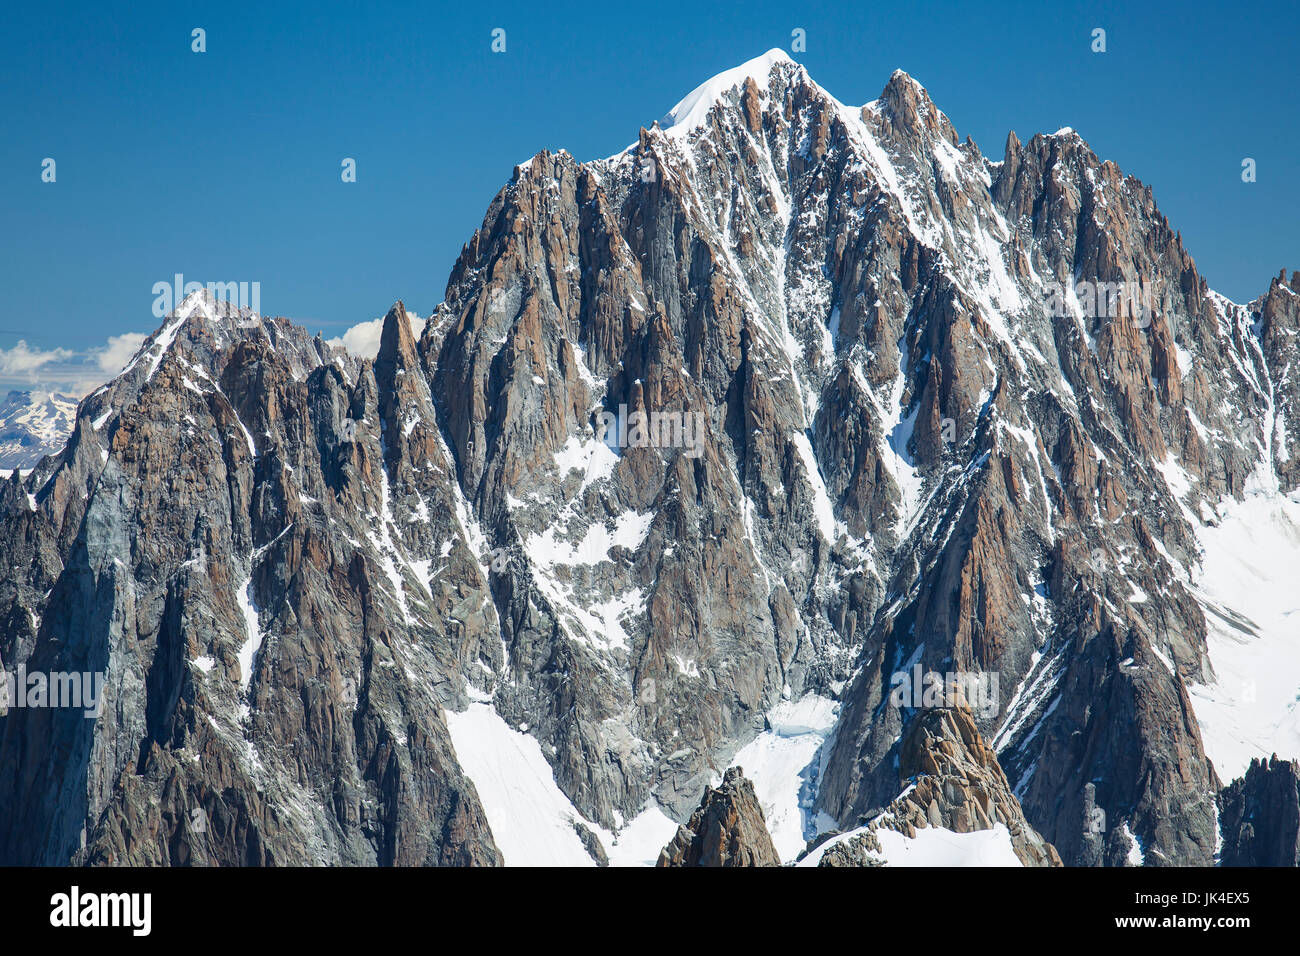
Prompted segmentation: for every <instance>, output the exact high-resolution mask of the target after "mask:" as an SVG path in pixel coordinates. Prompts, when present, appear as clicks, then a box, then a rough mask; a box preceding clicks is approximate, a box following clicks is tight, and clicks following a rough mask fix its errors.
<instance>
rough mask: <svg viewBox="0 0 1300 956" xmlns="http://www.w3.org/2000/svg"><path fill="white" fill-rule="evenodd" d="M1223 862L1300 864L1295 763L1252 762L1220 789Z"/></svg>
mask: <svg viewBox="0 0 1300 956" xmlns="http://www.w3.org/2000/svg"><path fill="white" fill-rule="evenodd" d="M1219 832H1220V833H1222V835H1223V846H1222V847H1221V849H1220V853H1219V860H1220V863H1221V865H1223V866H1300V764H1297V762H1296V761H1294V760H1279V759H1278V758H1277V755H1276V754H1275V755H1274V756H1273V757H1272V758H1271V759H1270V760H1258V759H1256V760H1252V761H1251V762H1250V767H1249V768H1247V770H1246V773H1245V776H1243V777H1239V778H1237V779H1236V780H1234V781H1232V783H1230V784H1228V786H1226V787H1224V788H1223V790H1221V791H1220V792H1219Z"/></svg>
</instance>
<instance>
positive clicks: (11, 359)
mask: <svg viewBox="0 0 1300 956" xmlns="http://www.w3.org/2000/svg"><path fill="white" fill-rule="evenodd" d="M74 354H75V353H73V352H69V351H68V350H67V349H62V348H56V349H50V350H49V351H45V350H42V349H34V348H32V347H31V346H29V345H28V344H27V342H26V340H24V339H19V340H18V344H17V345H15V346H14V347H13V348H11V349H0V376H3V377H5V378H13V379H17V380H20V381H28V382H35V381H37V375H36V373H37V372H39V371H40V370H41V369H42V368H44V367H45V366H47V365H50V364H53V363H55V362H64V361H67V360H68V359H70V358H72V357H73V355H74Z"/></svg>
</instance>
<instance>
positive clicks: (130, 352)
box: [90, 332, 149, 378]
mask: <svg viewBox="0 0 1300 956" xmlns="http://www.w3.org/2000/svg"><path fill="white" fill-rule="evenodd" d="M148 337H149V336H147V335H145V334H144V333H143V332H124V333H123V334H121V335H110V336H109V337H108V344H107V345H106V346H104V347H103V348H102V349H91V350H90V354H91V355H93V356H94V358H95V364H96V365H98V366H99V370H100V371H101V372H103V373H104V374H105V375H107V376H109V377H110V378H112V377H113V376H114V375H116V374H117V373H118V372H120V371H122V369H124V368H126V363H127V362H129V361H131V359H133V358H135V353H136V352H138V351H140V346H142V345H144V340H145V339H147V338H148Z"/></svg>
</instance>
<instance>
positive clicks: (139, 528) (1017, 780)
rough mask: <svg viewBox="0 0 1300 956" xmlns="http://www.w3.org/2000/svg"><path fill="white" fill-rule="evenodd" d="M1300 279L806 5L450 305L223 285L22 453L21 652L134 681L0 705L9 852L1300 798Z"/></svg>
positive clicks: (544, 841)
mask: <svg viewBox="0 0 1300 956" xmlns="http://www.w3.org/2000/svg"><path fill="white" fill-rule="evenodd" d="M1298 327H1300V276H1297V275H1293V276H1292V278H1291V280H1290V281H1289V282H1288V281H1287V280H1286V278H1285V275H1280V276H1279V277H1278V278H1277V279H1275V280H1274V281H1273V282H1272V283H1271V285H1270V288H1269V289H1268V291H1267V292H1266V293H1265V294H1263V295H1261V296H1260V297H1259V298H1258V299H1256V300H1255V301H1253V302H1251V303H1249V304H1246V305H1243V304H1237V303H1233V302H1230V301H1228V300H1227V299H1226V298H1224V297H1223V296H1221V295H1218V294H1217V293H1215V292H1213V290H1211V289H1210V288H1209V286H1208V285H1207V283H1206V281H1205V280H1204V279H1203V278H1202V277H1201V276H1200V274H1199V272H1198V271H1197V268H1196V265H1195V263H1194V261H1193V260H1192V258H1191V256H1190V254H1189V253H1188V252H1187V251H1186V250H1185V249H1184V247H1183V244H1182V240H1181V237H1180V236H1179V234H1178V233H1177V232H1175V231H1173V230H1172V229H1171V227H1170V225H1169V223H1168V222H1167V220H1166V219H1165V217H1164V216H1163V215H1161V214H1160V212H1159V211H1158V209H1157V207H1156V204H1155V201H1154V197H1153V195H1152V193H1151V190H1150V189H1149V188H1147V187H1145V186H1143V185H1142V184H1141V183H1140V182H1138V181H1137V180H1135V179H1133V178H1131V177H1124V176H1122V175H1121V173H1120V171H1119V169H1118V168H1117V167H1116V166H1115V165H1114V164H1113V163H1111V162H1102V161H1100V160H1099V159H1098V158H1097V157H1096V156H1095V155H1094V154H1093V153H1092V151H1091V150H1090V149H1089V148H1088V146H1087V144H1086V143H1085V142H1084V140H1083V139H1082V138H1081V137H1080V136H1079V135H1078V134H1077V133H1074V132H1073V131H1071V130H1061V131H1058V132H1057V133H1055V134H1052V135H1042V134H1039V135H1035V136H1034V137H1032V138H1031V139H1030V140H1029V141H1028V142H1023V143H1022V142H1021V141H1020V140H1019V139H1018V138H1017V137H1016V136H1015V135H1014V134H1012V135H1010V136H1009V137H1008V139H1007V142H1006V145H1005V149H1004V150H1003V155H1002V158H1001V159H1000V160H997V161H991V160H989V159H987V158H985V157H984V155H983V154H982V153H981V152H980V151H979V149H978V148H977V147H976V146H975V144H974V143H973V142H971V141H970V140H969V139H967V140H965V141H962V140H961V139H960V138H959V136H958V134H957V133H956V130H955V129H954V127H953V125H952V124H951V123H950V121H949V120H948V118H947V117H946V116H944V114H943V113H942V112H940V110H939V109H938V108H937V107H936V106H935V104H934V103H933V102H932V101H931V100H930V97H929V95H928V94H927V93H926V91H925V89H924V88H923V87H922V86H921V85H920V84H918V83H917V82H916V81H915V80H913V79H912V78H911V77H909V76H908V75H907V74H905V73H903V72H901V71H900V72H896V73H895V74H894V75H893V76H892V77H891V78H890V79H889V82H888V83H887V85H886V86H885V88H884V90H883V91H882V93H881V95H880V97H879V99H877V100H875V101H873V102H871V103H868V104H866V105H865V106H862V107H849V106H845V105H844V104H842V103H840V102H839V101H837V100H836V99H834V98H833V97H832V96H831V95H830V94H828V93H827V92H825V91H824V90H822V89H821V88H820V87H818V86H817V85H816V84H815V83H814V82H813V81H812V79H811V78H810V77H809V76H808V74H807V72H806V71H805V70H804V69H803V68H802V67H800V66H799V65H797V64H795V63H794V62H792V61H791V60H790V59H789V58H788V57H786V56H785V55H784V54H781V53H780V52H779V51H773V52H771V53H769V54H767V55H765V56H764V57H760V58H758V59H757V60H754V61H751V62H749V63H747V64H744V65H742V66H741V67H739V68H737V69H736V70H732V71H729V72H727V73H725V74H722V75H721V76H720V77H717V78H715V79H714V80H711V81H710V82H708V83H706V84H704V85H703V86H701V87H700V88H699V89H697V90H696V91H694V92H693V93H692V94H691V95H690V96H688V97H687V98H686V99H685V100H683V101H682V103H680V104H678V106H677V107H675V108H674V109H673V110H672V111H670V113H669V114H667V116H665V118H664V119H663V120H661V121H660V122H659V123H656V124H652V126H651V128H649V129H642V130H641V132H640V134H639V136H638V139H637V141H636V143H634V144H633V145H632V146H630V147H628V149H626V150H625V151H623V152H622V153H620V154H618V155H616V156H613V157H610V158H608V159H605V160H598V161H594V162H589V163H579V162H577V161H576V160H575V159H574V158H573V157H572V156H570V155H569V154H567V153H565V152H560V153H557V154H552V153H549V152H542V153H539V154H537V155H536V156H534V157H533V158H532V159H531V160H529V161H528V162H527V163H524V164H522V165H520V166H519V167H516V169H515V171H514V175H513V178H512V179H511V181H510V182H509V183H508V184H507V185H506V186H505V187H503V188H502V189H501V191H500V192H499V193H498V194H497V196H496V197H495V199H494V200H493V201H492V203H491V204H490V206H489V207H488V211H487V214H486V216H485V218H484V220H483V224H482V226H481V227H480V228H479V229H478V230H477V231H476V232H475V233H474V235H473V236H472V237H471V238H470V240H469V242H468V243H467V244H466V246H465V248H464V250H463V251H462V253H461V255H460V257H459V259H458V260H457V262H456V264H455V266H454V268H453V270H452V273H451V276H450V278H449V280H448V283H447V288H446V295H445V300H444V301H443V303H442V304H440V305H439V306H438V308H437V309H436V310H435V312H434V313H433V314H432V316H430V317H429V318H428V320H427V322H424V323H423V324H422V325H420V324H418V323H417V324H416V326H415V328H418V329H420V331H419V334H418V338H417V337H416V334H415V333H414V332H413V331H412V329H413V326H412V321H411V317H410V316H408V314H407V313H406V310H405V308H404V307H403V305H402V303H400V302H398V303H396V304H395V305H394V306H393V307H392V308H391V309H390V310H389V312H388V313H387V315H386V317H385V319H384V322H383V330H382V337H381V341H380V346H379V351H378V354H377V356H376V357H375V358H374V360H373V361H371V360H369V359H359V358H357V357H354V356H352V355H349V354H348V353H346V352H345V351H343V350H341V349H336V348H332V347H331V346H329V345H327V344H326V343H325V342H323V341H322V340H321V339H320V338H314V339H313V338H311V337H309V336H308V335H307V333H305V332H304V331H303V330H301V329H300V328H297V327H296V326H294V325H293V324H292V323H290V322H288V321H287V320H285V319H279V318H265V317H261V316H257V315H254V314H252V313H250V312H247V311H246V310H240V309H236V308H234V307H232V306H230V305H228V304H225V303H221V302H217V301H215V300H213V299H212V298H211V297H210V296H208V295H207V294H206V293H196V294H195V295H193V296H191V297H189V298H187V299H186V300H185V302H183V303H182V304H181V306H179V307H178V309H177V310H176V311H175V312H174V313H173V314H172V315H170V316H168V317H167V318H166V320H165V321H164V325H163V326H162V327H161V328H160V329H159V330H158V331H157V332H156V333H155V334H154V335H153V336H151V337H150V338H149V339H148V340H147V341H146V342H145V344H144V346H143V347H142V349H141V351H140V353H139V354H138V355H137V356H136V358H135V359H134V360H133V362H132V363H131V364H130V365H128V367H127V368H126V370H125V371H124V372H123V373H122V374H121V375H120V376H119V377H118V378H117V379H115V380H114V381H113V382H111V383H109V384H108V385H106V386H105V387H104V388H102V389H100V390H99V391H97V392H96V393H94V394H92V395H91V396H89V397H88V398H87V399H86V400H85V401H83V402H82V403H81V405H80V406H79V408H78V410H77V417H76V423H75V426H74V428H73V431H72V435H71V437H70V439H69V440H68V442H67V446H66V448H64V449H63V450H62V451H60V452H59V453H58V454H57V455H55V456H52V457H49V458H46V459H44V460H43V461H42V462H40V463H39V464H38V465H37V466H36V468H35V470H34V471H33V472H32V473H31V474H29V475H27V476H25V477H24V476H19V475H14V476H11V477H10V478H9V480H8V481H7V482H6V483H5V484H4V485H3V486H0V523H2V524H3V532H2V533H0V548H3V549H4V550H5V554H4V555H3V556H4V558H5V559H6V560H3V561H0V567H3V568H4V569H5V570H4V571H3V572H0V617H2V619H3V620H4V629H3V631H2V632H0V634H2V635H3V638H2V639H0V660H3V662H4V666H5V668H6V669H7V670H9V671H10V672H18V671H19V669H22V671H23V672H24V673H26V674H29V675H30V674H33V673H36V674H47V675H51V674H62V673H68V672H76V673H79V674H80V673H89V674H92V675H93V674H98V673H102V674H103V675H104V678H105V684H104V689H103V693H102V700H99V701H97V702H96V703H97V704H98V708H97V709H98V713H99V716H98V717H92V718H87V717H86V716H85V715H84V713H83V710H81V709H74V708H72V707H37V706H11V707H10V709H9V711H8V713H7V715H6V716H4V717H3V718H0V807H3V808H4V809H5V811H6V812H5V813H3V814H0V863H5V862H24V863H66V862H69V861H74V862H78V863H92V864H101V863H116V864H120V863H132V864H162V863H173V864H175V863H196V864H219V865H235V864H270V863H274V864H294V863H327V864H451V865H490V864H498V863H506V864H527V863H545V862H550V863H561V864H566V865H601V864H604V863H609V864H611V865H623V864H653V863H654V862H655V861H656V860H657V859H659V857H660V853H661V851H664V850H665V848H667V851H666V856H667V857H668V858H670V859H671V858H678V857H680V859H682V860H685V861H698V860H700V859H714V858H715V857H716V858H718V859H723V858H724V857H725V858H726V859H740V860H748V861H751V862H767V861H770V860H771V858H772V854H773V853H775V855H776V857H777V858H779V859H780V860H781V861H783V862H786V863H790V862H793V861H794V860H795V859H796V858H798V857H799V856H800V855H801V854H804V853H805V852H806V851H809V850H816V849H817V848H818V847H821V850H822V851H821V852H818V853H816V854H810V855H808V856H805V862H807V861H809V860H819V861H823V860H828V861H831V862H834V863H836V864H839V865H843V864H845V863H848V864H851V865H873V864H875V863H879V862H882V861H883V862H886V863H888V862H896V861H898V860H905V859H918V860H923V861H926V862H951V861H952V860H953V859H954V856H953V855H954V854H956V855H959V856H961V858H962V859H972V858H973V859H976V860H979V861H984V862H991V863H998V862H1001V863H1008V864H1026V863H1027V864H1030V865H1053V864H1055V863H1056V862H1058V861H1060V862H1064V863H1065V864H1066V865H1092V864H1108V865H1130V864H1137V863H1143V864H1147V865H1161V864H1181V865H1211V864H1213V863H1214V862H1215V858H1216V847H1218V846H1219V844H1220V837H1221V834H1220V832H1219V823H1218V821H1219V817H1220V813H1221V811H1220V806H1221V805H1222V806H1230V807H1234V808H1238V809H1237V810H1234V811H1233V813H1234V814H1238V813H1239V812H1240V813H1244V812H1246V811H1241V810H1240V808H1241V807H1243V806H1249V805H1253V804H1252V801H1260V800H1267V801H1269V803H1268V805H1269V806H1270V807H1272V806H1274V805H1276V806H1277V807H1280V808H1281V809H1279V810H1277V812H1271V811H1270V812H1269V813H1268V814H1267V815H1266V818H1267V819H1268V820H1269V821H1270V823H1269V825H1270V826H1271V827H1274V828H1275V829H1278V830H1279V831H1285V830H1286V828H1287V827H1288V826H1291V824H1289V823H1288V822H1287V821H1288V820H1289V819H1290V817H1288V815H1287V814H1286V812H1285V803H1284V801H1279V800H1275V799H1274V798H1273V797H1271V796H1266V795H1265V792H1266V791H1267V793H1269V794H1271V793H1272V790H1269V789H1268V788H1267V787H1266V786H1265V784H1264V783H1260V782H1257V781H1254V780H1248V781H1247V782H1246V783H1244V784H1243V785H1242V787H1243V788H1244V789H1242V788H1238V790H1237V791H1233V794H1235V795H1232V794H1229V795H1228V796H1226V797H1225V796H1223V795H1222V794H1221V791H1223V790H1224V785H1225V783H1228V782H1229V781H1231V780H1232V779H1233V778H1234V777H1242V776H1243V775H1245V774H1246V773H1247V768H1248V767H1249V766H1251V760H1252V759H1254V758H1264V757H1268V756H1269V755H1271V754H1272V753H1274V752H1276V753H1278V754H1279V755H1280V756H1281V757H1283V758H1289V757H1295V756H1298V755H1300V720H1298V719H1297V704H1296V700H1295V697H1296V688H1297V687H1300V651H1298V650H1297V648H1296V645H1295V639H1294V634H1293V632H1292V631H1290V630H1289V629H1288V625H1287V619H1288V615H1289V614H1290V613H1291V612H1292V611H1294V610H1297V607H1296V602H1295V600H1294V599H1293V598H1291V597H1289V595H1290V594H1291V593H1292V592H1293V589H1292V588H1290V587H1289V585H1288V584H1287V582H1286V579H1285V575H1286V569H1287V568H1288V567H1289V566H1292V565H1290V564H1289V562H1291V561H1294V559H1295V558H1296V556H1297V552H1298V551H1300V497H1297V494H1296V487H1297V482H1298V481H1300V468H1297V464H1296V463H1297V461H1298V460H1300V458H1298V456H1300V447H1297V442H1300V431H1297V430H1296V429H1295V428H1294V427H1288V422H1296V421H1298V420H1300V407H1298V400H1300V377H1298V376H1297V372H1296V368H1297V367H1300V366H1298V365H1297V363H1296V362H1294V361H1293V359H1294V356H1295V348H1296V344H1295V341H1294V339H1295V334H1296V330H1297V328H1298ZM735 766H743V767H744V768H745V773H746V776H745V777H743V778H741V777H740V775H739V774H734V775H731V776H724V773H723V772H724V771H725V770H726V769H727V768H730V767H735ZM1279 773H1280V771H1279ZM1256 774H1257V775H1258V771H1256ZM742 780H743V781H744V783H743V785H742V783H741V781H742ZM1270 786H1271V785H1270ZM1279 786H1280V785H1279ZM710 788H711V789H710ZM751 789H752V795H753V798H754V800H757V802H758V808H757V809H758V810H761V813H755V812H751V811H752V809H753V808H751V807H750V806H749V805H750V804H752V803H753V800H750V799H748V797H749V792H750V790H751ZM1281 789H1285V787H1281ZM732 790H735V791H736V793H734V794H732V792H731V791H732ZM702 794H703V795H704V803H703V804H701V795H702ZM922 796H925V797H927V798H928V799H926V800H924V801H922V800H921V797H922ZM719 800H721V801H722V802H721V804H719V802H718V801H719ZM1225 801H1226V802H1225ZM741 804H743V805H744V806H745V808H746V809H745V812H744V813H740V812H739V811H736V812H735V813H733V812H732V810H733V809H734V807H735V806H739V805H741ZM697 808H698V811H699V812H698V813H696V811H697ZM693 815H694V816H695V817H699V819H700V822H701V824H703V823H704V822H706V821H709V820H713V819H715V817H716V818H719V819H724V820H731V819H732V817H735V818H736V819H737V820H738V821H739V824H738V825H739V830H737V832H741V831H743V833H744V840H743V841H742V842H743V846H742V847H741V851H740V853H739V855H738V856H737V855H734V854H722V855H718V854H708V853H704V852H703V847H702V846H695V843H696V842H698V841H697V840H696V838H697V837H698V836H699V834H698V832H697V831H696V830H694V829H692V823H691V821H692V819H693ZM719 815H720V816H719ZM756 820H761V821H762V825H763V827H765V828H766V829H767V831H768V834H769V835H770V837H771V844H772V846H771V848H770V849H769V848H768V847H767V845H766V843H764V842H763V841H762V840H761V839H758V840H754V839H753V835H754V834H755V833H756V828H755V825H754V821H756ZM1233 820H1234V821H1236V823H1234V825H1237V830H1236V831H1234V834H1233V836H1232V840H1233V841H1234V845H1241V846H1246V844H1247V843H1249V845H1250V847H1252V849H1248V850H1243V851H1242V852H1243V854H1245V853H1251V854H1258V853H1260V852H1263V851H1260V850H1256V849H1253V848H1254V847H1267V848H1269V849H1268V851H1267V852H1268V853H1270V854H1274V855H1276V854H1275V853H1274V850H1273V849H1272V848H1274V847H1283V848H1285V847H1287V846H1291V845H1293V844H1294V837H1295V835H1294V833H1286V832H1278V833H1275V834H1270V835H1267V836H1264V837H1260V836H1259V835H1258V834H1253V835H1247V834H1245V833H1244V831H1242V830H1241V828H1240V826H1239V825H1238V824H1239V822H1240V821H1239V820H1238V819H1237V816H1234V817H1233ZM683 823H684V824H687V827H686V831H685V833H686V835H685V836H680V837H679V835H678V825H679V824H683ZM845 834H849V836H847V837H846V836H845ZM758 835H759V836H760V837H761V836H762V834H758ZM670 844H671V846H670ZM832 844H833V845H832ZM692 848H693V849H692ZM697 851H699V852H697Z"/></svg>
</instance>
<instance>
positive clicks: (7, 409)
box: [0, 391, 77, 471]
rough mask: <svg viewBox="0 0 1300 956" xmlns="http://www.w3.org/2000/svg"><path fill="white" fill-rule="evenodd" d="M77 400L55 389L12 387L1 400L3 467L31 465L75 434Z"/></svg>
mask: <svg viewBox="0 0 1300 956" xmlns="http://www.w3.org/2000/svg"><path fill="white" fill-rule="evenodd" d="M76 414H77V400H76V399H75V398H69V397H67V396H66V395H59V394H56V393H53V392H39V391H25V392H19V391H13V392H10V393H9V394H8V395H6V396H5V399H4V401H3V402H0V470H4V471H10V470H12V469H15V468H31V467H32V466H33V465H35V464H36V463H37V462H38V461H40V460H41V459H42V458H44V457H45V456H46V455H53V454H55V453H57V452H59V451H60V450H62V448H63V446H64V445H65V444H66V443H67V441H68V436H69V435H71V434H72V425H73V423H74V422H75V421H76Z"/></svg>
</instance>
